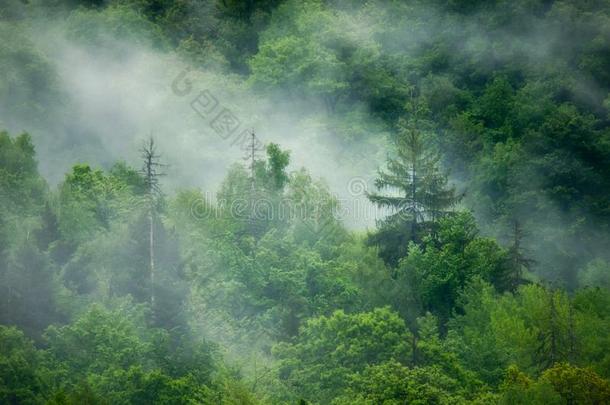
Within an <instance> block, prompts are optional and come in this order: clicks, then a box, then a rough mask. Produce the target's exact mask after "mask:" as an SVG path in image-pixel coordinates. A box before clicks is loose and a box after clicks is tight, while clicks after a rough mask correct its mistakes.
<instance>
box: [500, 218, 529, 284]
mask: <svg viewBox="0 0 610 405" xmlns="http://www.w3.org/2000/svg"><path fill="white" fill-rule="evenodd" d="M512 236H513V240H512V243H511V245H510V247H509V248H508V269H507V273H506V277H505V278H506V279H505V280H503V282H502V284H504V286H505V289H506V290H508V291H512V292H514V291H516V290H517V288H518V287H519V286H520V285H521V284H523V283H525V279H524V278H523V272H524V270H528V271H529V270H530V269H531V267H532V266H533V265H534V264H535V261H534V260H533V259H529V258H527V257H526V254H525V251H524V249H523V247H522V241H523V238H524V236H525V232H524V231H523V228H522V227H521V223H520V222H519V221H518V220H515V221H514V222H513V235H512Z"/></svg>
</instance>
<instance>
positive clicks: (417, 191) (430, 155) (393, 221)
mask: <svg viewBox="0 0 610 405" xmlns="http://www.w3.org/2000/svg"><path fill="white" fill-rule="evenodd" d="M422 110H423V108H422V106H421V105H420V104H418V103H416V102H413V101H411V102H410V103H409V104H408V105H407V113H408V115H407V118H402V119H401V120H400V122H399V133H398V137H397V140H396V156H394V157H389V158H388V162H387V170H380V171H379V174H378V178H377V179H376V180H375V186H376V187H377V188H378V189H379V190H380V191H381V190H387V191H389V192H390V193H389V194H380V193H369V194H368V198H369V200H371V202H373V203H374V204H375V205H377V206H378V207H380V208H384V209H388V210H389V212H390V214H389V215H388V216H387V217H386V218H385V219H383V220H381V221H380V222H379V230H378V232H377V233H376V234H373V235H372V236H371V237H370V238H369V243H371V244H373V245H377V246H379V249H380V256H381V257H382V258H383V259H384V261H385V262H386V263H388V264H390V265H392V266H395V265H397V264H398V261H399V260H400V258H401V257H404V256H405V255H406V253H407V246H408V244H409V242H410V241H414V242H416V243H417V242H420V241H421V239H422V237H423V236H424V235H425V234H426V233H428V232H430V231H434V228H435V223H436V221H437V220H438V219H440V218H441V217H442V216H444V215H446V214H447V213H449V212H450V210H451V208H452V207H453V206H454V205H455V204H457V203H458V202H459V200H460V197H459V196H458V195H457V194H456V192H455V189H454V188H453V187H451V186H449V184H448V183H449V182H448V175H447V174H446V173H444V172H443V171H442V170H441V167H440V155H439V153H438V152H436V151H434V150H433V149H432V148H431V147H430V145H429V144H428V143H427V139H426V136H425V134H424V131H423V130H422V128H423V125H422V124H421V121H420V117H421V114H422V113H423V111H422Z"/></svg>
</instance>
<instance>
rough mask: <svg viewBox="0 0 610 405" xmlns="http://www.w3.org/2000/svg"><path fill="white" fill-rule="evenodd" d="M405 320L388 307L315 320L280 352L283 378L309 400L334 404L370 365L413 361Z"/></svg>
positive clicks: (276, 350) (342, 313)
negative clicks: (350, 378) (333, 400)
mask: <svg viewBox="0 0 610 405" xmlns="http://www.w3.org/2000/svg"><path fill="white" fill-rule="evenodd" d="M409 341H410V336H409V331H408V330H407V328H406V326H405V324H404V321H403V320H402V319H400V318H399V317H398V315H397V314H396V313H394V312H392V311H390V310H389V309H387V308H377V309H375V310H373V311H372V312H368V313H358V314H353V315H348V314H346V313H344V312H343V311H337V312H335V313H333V314H332V315H331V316H330V317H324V316H323V317H319V318H314V319H311V320H309V321H308V322H307V323H306V324H305V325H304V327H303V328H302V330H301V331H300V333H299V336H298V339H297V340H296V341H295V343H293V344H290V343H282V344H279V345H278V346H277V347H276V348H275V353H276V355H277V356H278V357H279V358H280V359H281V363H280V369H279V373H280V378H281V379H282V380H285V381H286V383H287V384H288V385H289V386H290V387H292V388H293V389H294V390H296V392H298V393H299V395H302V396H303V397H304V398H305V399H307V400H316V401H322V402H328V401H330V400H331V399H332V398H333V397H335V396H336V395H337V394H338V393H340V392H341V391H342V390H343V389H345V388H346V387H347V384H348V383H349V376H350V375H351V374H353V373H357V372H360V371H364V369H365V368H366V367H367V365H371V366H372V365H376V364H381V363H383V362H385V361H389V360H392V359H395V360H397V361H401V360H403V361H404V360H406V359H407V358H408V357H409V343H408V342H409Z"/></svg>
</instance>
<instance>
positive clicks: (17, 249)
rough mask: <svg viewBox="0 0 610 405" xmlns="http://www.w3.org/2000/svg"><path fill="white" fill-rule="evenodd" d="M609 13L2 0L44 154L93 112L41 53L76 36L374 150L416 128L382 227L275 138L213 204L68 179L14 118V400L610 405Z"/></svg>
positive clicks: (139, 181)
mask: <svg viewBox="0 0 610 405" xmlns="http://www.w3.org/2000/svg"><path fill="white" fill-rule="evenodd" d="M609 10H610V8H609V5H608V2H607V1H605V2H604V1H598V2H591V1H571V2H570V1H565V0H554V1H542V0H541V1H538V0H533V1H532V0H516V1H491V2H489V1H488V2H484V1H479V0H451V1H433V2H428V3H425V2H421V1H415V2H387V1H379V0H372V1H367V2H356V1H340V0H331V1H321V0H306V1H298V0H286V1H278V0H256V1H254V0H251V1H232V0H226V1H199V0H181V1H170V0H103V1H102V0H52V1H42V0H32V1H27V2H23V1H13V0H9V1H4V2H2V4H0V71H2V76H1V77H0V119H1V120H2V125H4V126H5V127H7V128H10V129H11V131H13V130H14V129H15V128H18V129H19V128H22V127H25V128H27V129H28V132H30V133H31V134H32V136H33V139H35V140H41V139H46V138H49V139H51V138H53V140H54V142H56V143H57V144H56V145H53V146H52V147H49V146H48V145H49V144H48V143H47V144H46V145H47V147H46V148H45V147H43V148H41V149H42V150H43V151H44V153H45V154H44V155H42V156H41V161H42V157H44V158H45V159H44V160H45V161H46V162H47V164H46V165H45V166H48V162H49V159H48V157H49V156H48V153H51V152H52V149H53V148H62V147H65V146H66V145H67V143H66V142H65V139H59V138H61V136H64V135H63V134H64V133H65V134H67V135H65V136H66V137H69V136H71V135H69V134H72V133H74V134H79V135H80V134H81V133H82V130H83V127H82V123H81V122H80V121H79V120H78V119H77V120H70V119H67V118H66V117H70V115H69V114H67V113H68V112H72V111H71V110H70V109H67V110H64V109H65V108H66V107H67V106H69V105H70V103H71V102H72V101H73V100H71V99H70V98H69V97H68V96H69V94H64V93H62V87H64V84H65V83H64V82H63V81H62V80H59V79H60V77H59V76H58V74H59V73H62V72H61V70H57V69H56V66H55V62H54V61H55V58H56V57H57V55H45V54H44V52H43V51H42V50H43V49H46V52H49V51H53V52H54V51H55V48H54V47H53V46H51V47H48V46H46V47H45V46H44V43H45V42H52V43H53V44H54V43H55V42H54V40H56V39H60V38H61V39H62V42H64V40H65V42H66V43H67V44H69V45H70V46H71V49H72V46H73V45H74V46H76V47H77V48H78V50H79V52H80V51H85V52H83V53H82V54H80V53H79V55H81V56H84V57H88V55H87V53H88V52H96V53H100V52H102V53H103V54H105V55H110V56H111V58H112V59H113V60H115V61H116V62H117V63H121V62H122V61H123V60H124V59H125V58H126V57H128V56H129V54H130V53H131V52H132V51H133V50H138V51H140V50H145V51H147V50H151V49H152V50H154V52H155V53H158V52H160V53H169V54H175V55H178V56H179V57H180V58H181V59H183V60H184V61H186V62H190V63H191V64H192V65H193V68H195V69H197V68H199V69H201V70H205V72H212V73H213V75H217V76H215V77H219V78H221V79H226V80H228V81H230V82H231V83H236V87H237V88H239V89H241V90H244V91H246V90H247V91H250V92H253V93H254V95H255V96H256V97H262V96H265V97H268V98H269V99H270V100H271V101H272V102H274V103H277V105H279V106H281V110H282V114H283V111H298V112H299V117H298V118H299V119H298V121H300V122H307V123H309V122H313V123H315V124H316V125H318V124H320V126H321V128H322V129H323V130H324V131H319V133H318V134H312V137H310V138H307V139H308V140H312V139H315V138H314V137H313V136H314V135H316V136H317V135H320V136H321V135H322V134H323V135H324V136H327V137H328V138H329V140H330V141H332V142H335V141H336V142H337V143H339V144H341V145H345V146H347V147H346V148H344V150H343V151H342V152H341V153H340V154H338V155H337V162H338V164H341V165H343V166H349V165H355V167H356V169H355V170H359V169H358V168H361V167H362V165H361V163H360V160H367V161H370V160H375V159H378V157H379V156H380V155H381V154H382V153H383V151H384V150H385V147H386V143H392V142H393V143H395V148H394V149H393V150H392V152H391V153H390V156H389V158H388V159H387V166H386V167H385V168H384V169H382V170H380V171H379V173H378V176H377V177H378V178H377V180H376V186H377V187H378V192H376V193H371V194H370V195H369V198H370V200H371V201H372V202H373V203H374V204H375V205H377V206H380V207H381V208H383V209H386V210H388V211H386V213H389V215H387V216H385V217H384V218H382V220H381V221H380V222H379V223H378V228H377V229H376V230H373V231H371V232H370V233H369V232H367V234H368V235H365V234H360V233H359V232H357V231H350V230H348V229H346V227H345V226H344V225H343V224H342V223H341V221H340V220H339V219H338V218H337V213H338V212H340V211H341V209H342V208H345V207H341V206H340V201H339V199H338V198H337V197H336V196H335V195H334V194H333V192H334V191H337V190H332V189H331V188H330V187H329V186H328V185H327V184H326V183H325V182H324V180H322V179H314V178H312V176H311V175H310V174H309V173H308V172H307V171H306V170H305V169H300V170H296V171H291V170H292V169H291V166H290V163H291V153H290V152H288V151H285V150H283V149H281V147H280V146H279V145H277V144H268V145H267V147H266V150H265V152H266V155H265V156H258V154H257V153H255V154H254V156H252V157H251V161H250V162H248V163H249V164H248V165H247V167H244V166H241V165H235V166H233V167H232V168H231V169H230V170H229V171H228V173H227V176H226V178H225V179H224V181H223V182H222V184H221V186H220V189H219V192H218V195H217V199H216V200H211V199H209V198H207V197H206V196H207V195H208V194H207V192H209V191H211V190H207V189H206V190H205V191H206V193H203V192H200V191H193V190H190V191H189V190H180V189H178V190H173V189H172V191H171V192H168V195H167V196H162V197H159V198H155V199H154V200H155V204H154V205H152V206H151V205H149V204H147V203H148V202H149V201H147V199H146V197H147V192H148V191H149V188H148V187H147V182H146V180H145V179H144V178H143V176H142V175H141V173H139V172H138V171H136V170H134V169H132V168H131V167H130V166H129V165H127V164H126V163H117V164H116V165H114V166H112V167H110V168H109V169H105V170H102V169H97V168H95V167H93V166H91V165H89V164H87V163H80V164H76V165H75V166H73V167H72V169H71V170H70V171H69V172H68V173H67V174H66V176H65V178H64V179H63V181H61V182H60V183H59V184H58V185H57V186H55V185H53V181H52V180H50V185H51V186H48V185H47V184H46V182H45V180H44V179H43V177H41V175H40V174H39V173H38V169H37V162H36V156H35V148H34V141H33V140H32V138H31V137H30V135H28V134H27V133H24V134H22V135H18V136H15V137H11V136H9V134H8V132H6V131H3V132H0V324H2V325H0V402H1V403H11V404H12V403H26V404H42V403H47V404H58V405H59V404H109V403H112V404H115V403H116V404H134V403H135V404H150V403H168V404H182V403H184V404H193V403H205V404H208V403H209V404H235V405H237V404H255V403H258V402H257V401H260V402H261V403H286V404H288V403H290V404H292V403H299V404H305V403H312V404H316V403H319V404H403V403H415V404H424V403H437V404H461V403H474V404H490V403H491V404H545V405H546V404H576V403H578V404H580V403H584V404H587V403H591V404H603V403H608V402H610V388H609V385H608V384H609V383H608V379H609V378H610V354H609V350H608V348H610V290H609V287H610V284H609V280H610V278H609V276H608V274H609V272H610V269H609V268H608V263H609V262H610V255H609V254H608V249H607V246H608V245H609V243H610V238H609V233H608V229H610V228H609V227H610V208H609V207H610V205H609V204H608V201H610V191H609V190H610V130H609V125H608V124H609V121H608V119H609V117H610V115H609V111H610V97H609V94H610V75H609V74H608V72H610V58H609V55H610V53H609V51H608V49H610V43H609V42H608V38H610V36H609V35H608V34H609V31H608V27H610V12H609ZM60 23H61V24H60ZM46 26H50V27H52V29H50V30H46V28H45V27H46ZM40 32H52V34H53V35H54V36H53V37H52V38H50V39H49V40H48V41H47V39H46V38H39V37H38V36H39V35H40ZM63 34H66V35H65V38H63V37H62V35H63ZM34 37H35V38H34ZM33 38H34V39H33ZM60 55H61V54H60ZM57 66H59V64H58V65H57ZM67 90H70V89H67ZM405 106H406V109H405ZM58 117H59V118H58ZM240 119H241V117H240ZM73 121H74V122H73ZM168 122H170V124H169V125H170V126H171V121H168ZM274 122H275V121H274ZM87 125H89V123H87ZM179 129H180V128H177V129H176V130H179ZM170 130H172V128H170ZM170 132H171V131H170ZM289 135H290V134H289ZM263 136H264V135H261V139H262V137H263ZM58 137H59V138H58ZM66 139H71V138H66ZM43 145H44V144H43ZM255 152H256V151H255ZM261 155H263V154H262V153H261ZM43 167H44V166H43ZM444 168H451V169H452V173H454V176H453V177H451V178H450V177H449V175H448V172H445V170H444ZM360 175H362V176H366V173H361V174H360ZM454 183H455V184H456V185H457V186H459V187H458V188H459V190H460V191H463V196H464V198H463V203H464V206H465V207H466V208H468V209H470V210H472V211H466V210H463V209H462V210H456V211H453V210H454V208H456V207H455V206H456V205H457V203H458V202H459V201H460V200H461V195H458V194H457V192H456V191H455V189H454V188H453V186H452V185H451V184H454ZM159 187H161V185H159ZM174 191H175V192H174ZM460 208H462V207H460ZM470 212H472V214H471V213H470ZM150 213H152V214H153V215H152V216H153V221H152V225H151V224H150V223H149V222H148V221H149V219H148V214H150ZM475 216H476V220H475ZM151 227H152V231H153V233H154V240H153V243H152V247H151V245H150V234H149V232H151ZM151 251H153V252H154V253H153V255H152V256H153V258H154V259H155V263H156V281H155V283H154V284H152V283H151V277H150V268H151V267H150V257H151ZM151 291H155V300H154V304H153V303H151V301H152V300H151V296H152V294H151ZM30 339H32V340H30ZM211 341H214V342H215V343H214V344H212V343H211Z"/></svg>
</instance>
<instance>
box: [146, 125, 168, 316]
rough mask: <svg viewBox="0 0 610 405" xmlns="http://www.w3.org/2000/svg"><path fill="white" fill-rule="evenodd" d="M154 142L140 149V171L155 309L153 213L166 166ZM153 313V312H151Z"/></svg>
mask: <svg viewBox="0 0 610 405" xmlns="http://www.w3.org/2000/svg"><path fill="white" fill-rule="evenodd" d="M156 149H157V148H156V146H155V141H154V139H153V137H152V135H151V136H150V138H149V139H148V140H147V141H146V142H145V143H144V145H143V146H142V149H140V153H141V157H142V160H143V167H142V170H141V173H142V176H143V177H144V184H145V187H146V200H147V205H148V207H147V209H148V243H149V245H148V252H149V274H150V305H151V308H152V310H153V311H154V308H155V211H156V201H157V198H158V197H159V196H160V195H161V188H160V186H159V177H161V176H164V175H165V173H162V172H161V170H162V168H163V167H165V166H166V165H163V164H161V163H160V158H161V155H159V154H157V150H156ZM153 313H154V312H153Z"/></svg>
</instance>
